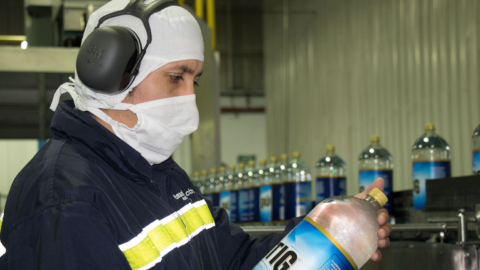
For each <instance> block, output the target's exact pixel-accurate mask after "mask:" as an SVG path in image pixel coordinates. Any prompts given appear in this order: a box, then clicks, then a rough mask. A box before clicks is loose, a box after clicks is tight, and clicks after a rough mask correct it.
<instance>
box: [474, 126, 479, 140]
mask: <svg viewBox="0 0 480 270" xmlns="http://www.w3.org/2000/svg"><path fill="white" fill-rule="evenodd" d="M473 136H474V137H477V136H480V125H478V126H477V128H475V130H474V131H473Z"/></svg>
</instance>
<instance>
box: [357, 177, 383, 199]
mask: <svg viewBox="0 0 480 270" xmlns="http://www.w3.org/2000/svg"><path fill="white" fill-rule="evenodd" d="M374 188H378V189H380V190H381V191H383V189H384V188H385V180H383V178H381V177H379V178H377V179H375V181H373V183H372V184H371V185H370V186H368V187H367V188H366V189H365V190H364V191H363V192H362V193H359V194H357V195H355V197H357V198H359V199H362V200H363V199H365V198H366V197H367V194H368V193H369V192H370V191H372V189H374Z"/></svg>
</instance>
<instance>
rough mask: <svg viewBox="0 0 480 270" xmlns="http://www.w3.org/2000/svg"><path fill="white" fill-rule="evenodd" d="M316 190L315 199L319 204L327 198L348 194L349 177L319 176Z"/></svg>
mask: <svg viewBox="0 0 480 270" xmlns="http://www.w3.org/2000/svg"><path fill="white" fill-rule="evenodd" d="M315 191H316V196H315V201H316V203H317V204H319V203H320V202H321V201H323V200H325V199H326V198H330V197H333V196H340V195H347V178H346V177H331V176H327V177H323V176H318V177H317V183H316V186H315Z"/></svg>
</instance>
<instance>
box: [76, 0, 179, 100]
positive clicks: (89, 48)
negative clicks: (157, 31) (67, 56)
mask: <svg viewBox="0 0 480 270" xmlns="http://www.w3.org/2000/svg"><path fill="white" fill-rule="evenodd" d="M143 2H144V0H131V1H130V2H129V3H128V4H127V6H126V7H125V8H124V9H122V10H119V11H116V12H113V13H109V14H107V15H105V16H103V17H101V18H100V19H99V20H98V24H97V26H96V27H95V30H93V31H92V33H90V35H89V36H88V37H87V38H86V39H85V41H84V43H83V44H82V46H81V48H80V51H79V53H78V56H77V63H76V68H77V75H78V76H79V79H80V80H81V81H82V83H83V84H84V85H86V86H87V87H88V88H90V89H92V90H94V91H96V92H100V93H105V94H113V95H115V94H118V93H121V92H123V91H124V90H126V89H128V88H129V87H130V85H131V84H132V83H133V81H134V80H135V77H136V76H137V74H138V70H139V68H140V63H141V62H142V59H143V56H144V55H145V53H146V51H147V48H148V46H149V45H150V43H151V42H152V33H151V29H150V24H149V23H148V19H149V18H150V16H151V15H152V14H153V13H156V12H158V11H160V10H162V9H164V8H167V7H170V6H179V4H178V3H177V2H175V1H172V0H159V1H154V2H151V3H149V4H144V3H143ZM121 15H131V16H134V17H137V18H139V19H140V20H141V21H142V23H143V25H144V27H145V30H146V32H147V42H146V44H145V47H143V49H142V46H141V42H140V39H139V38H138V36H137V35H136V34H135V32H134V31H133V30H131V29H129V28H127V27H121V26H106V27H99V26H100V25H101V24H102V23H103V22H104V21H105V20H107V19H110V18H113V17H117V16H121Z"/></svg>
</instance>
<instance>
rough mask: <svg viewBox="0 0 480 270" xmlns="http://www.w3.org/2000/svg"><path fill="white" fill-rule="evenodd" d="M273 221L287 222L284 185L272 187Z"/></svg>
mask: <svg viewBox="0 0 480 270" xmlns="http://www.w3.org/2000/svg"><path fill="white" fill-rule="evenodd" d="M272 220H273V221H282V220H285V186H284V185H283V184H274V185H272Z"/></svg>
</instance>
